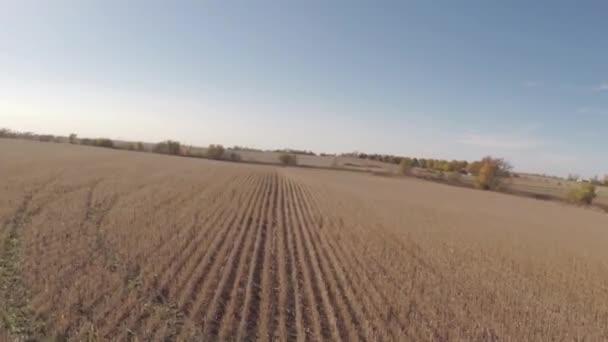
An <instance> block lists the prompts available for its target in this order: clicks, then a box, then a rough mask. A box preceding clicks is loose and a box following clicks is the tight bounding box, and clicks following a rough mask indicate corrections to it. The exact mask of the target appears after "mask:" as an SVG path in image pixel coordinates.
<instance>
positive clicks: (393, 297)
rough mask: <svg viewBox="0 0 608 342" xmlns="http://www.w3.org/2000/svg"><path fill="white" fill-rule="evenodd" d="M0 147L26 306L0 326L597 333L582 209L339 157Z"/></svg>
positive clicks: (592, 219)
mask: <svg viewBox="0 0 608 342" xmlns="http://www.w3.org/2000/svg"><path fill="white" fill-rule="evenodd" d="M0 151H2V153H1V154H0V159H1V164H0V170H1V171H2V176H3V179H2V182H3V184H2V192H3V196H1V198H0V215H1V216H0V217H1V218H2V222H3V225H2V230H0V239H1V240H2V244H1V246H13V244H9V243H8V242H7V241H8V240H7V239H9V238H10V239H12V240H11V241H13V240H16V241H17V242H18V244H16V246H18V248H16V247H15V248H14V249H11V250H10V251H9V250H8V248H9V247H2V248H3V251H2V252H3V253H2V254H0V255H9V254H10V255H18V256H19V258H20V261H19V263H15V262H12V261H10V260H3V263H4V265H9V263H11V262H12V264H11V265H10V266H11V267H10V269H14V270H17V271H18V274H19V279H20V280H19V281H20V284H22V285H21V286H22V287H23V291H15V289H11V287H8V290H7V289H6V288H5V287H3V290H1V291H0V295H1V296H2V297H1V298H2V299H4V300H6V301H5V302H4V303H15V302H19V303H22V302H26V303H28V304H27V305H26V306H20V307H10V308H9V307H8V306H10V305H8V306H7V305H5V307H3V308H0V312H1V313H2V314H4V315H5V317H8V316H7V315H8V314H9V313H10V314H12V315H15V316H18V317H23V320H21V321H18V322H12V323H11V322H9V323H10V324H9V323H7V322H6V319H5V320H4V321H3V322H2V323H0V329H1V330H0V331H2V330H3V331H2V333H0V337H2V336H13V337H14V336H23V335H25V334H29V337H40V336H50V337H55V338H62V339H68V340H87V339H89V340H133V341H146V340H239V341H249V340H262V341H270V340H280V341H294V340H295V341H319V340H345V341H346V340H348V341H357V340H362V341H391V340H394V341H407V340H443V341H449V340H481V341H488V340H513V341H522V340H563V339H566V340H603V339H608V288H607V287H606V284H608V264H607V262H606V260H607V257H608V252H607V249H606V248H605V246H607V245H608V230H607V229H606V228H608V219H607V216H606V215H603V214H600V213H596V212H593V211H589V210H584V209H580V208H571V207H566V206H563V205H560V204H555V203H545V202H539V201H534V200H529V199H524V198H516V197H510V196H505V195H500V194H495V193H485V192H480V191H474V190H468V189H460V188H451V187H447V186H444V185H439V184H432V183H425V182H420V181H417V180H411V179H405V180H402V179H388V178H382V177H373V176H369V175H362V174H351V173H346V172H332V171H318V170H304V169H295V168H273V167H266V166H253V165H246V164H234V163H222V162H213V161H201V160H189V159H185V158H176V157H167V156H156V155H148V154H140V153H131V152H120V151H118V152H117V151H106V150H100V149H95V148H88V147H79V146H66V145H51V144H37V143H31V142H7V141H1V143H0ZM16 220H18V221H19V224H18V225H15V224H13V223H14V222H16ZM5 242H7V243H5ZM11 248H12V247H11ZM9 252H10V253H9ZM13 259H14V258H13ZM13 259H11V260H13ZM3 269H4V268H3ZM17 271H16V272H17ZM5 273H7V272H4V273H0V284H5V283H8V282H9V281H10V279H7V276H6V274H5ZM12 287H14V286H12ZM8 299H10V301H8ZM11 305H13V304H11ZM31 326H36V327H37V328H36V329H31V328H30V329H26V328H28V327H31ZM36 334H37V336H36Z"/></svg>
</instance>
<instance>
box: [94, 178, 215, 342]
mask: <svg viewBox="0 0 608 342" xmlns="http://www.w3.org/2000/svg"><path fill="white" fill-rule="evenodd" d="M220 184H222V185H223V184H225V183H220ZM219 188H221V186H219ZM213 190H217V189H215V188H214V189H213ZM211 191H212V190H211V189H210V192H211ZM213 194H214V193H213V192H212V193H211V195H213ZM207 195H208V193H207V192H205V191H203V192H202V193H199V196H201V197H205V196H207ZM219 203H221V201H218V202H217V205H216V206H214V207H213V208H217V207H219V206H220V204H219ZM195 216H196V215H195ZM195 218H196V217H195ZM207 219H210V217H207ZM206 222H207V221H205V223H206ZM201 224H204V223H201V222H197V221H196V220H195V221H194V223H193V224H192V225H190V227H189V229H190V230H191V231H192V230H195V229H196V227H200V226H201ZM177 235H178V234H173V235H172V237H171V238H170V239H166V240H165V241H164V243H163V244H162V246H166V249H168V250H171V249H174V250H177V251H179V252H178V253H174V254H173V256H174V257H173V258H168V259H170V260H171V261H173V260H174V258H176V257H177V256H180V255H181V253H183V251H184V249H182V248H179V247H177V246H173V245H172V241H174V240H175V239H176V236H177ZM192 242H193V240H187V244H189V245H190V244H191V243H192ZM158 253H160V252H159V249H154V250H153V251H151V252H150V253H149V254H148V257H151V256H152V255H153V254H158ZM171 261H168V262H166V263H165V264H164V266H163V267H162V268H161V269H162V271H161V276H162V275H165V274H166V273H167V272H169V271H170V267H172V266H173V265H172V264H171ZM149 266H151V265H149ZM148 268H149V267H148ZM157 282H158V278H153V279H152V281H151V283H150V285H151V286H150V287H149V289H147V290H146V289H142V290H140V291H141V292H143V293H139V294H138V293H134V292H133V291H131V289H130V288H129V287H128V286H123V285H122V284H118V285H117V287H116V289H115V291H117V295H118V296H119V299H116V296H112V297H113V298H110V299H109V300H108V307H107V308H106V310H107V311H106V314H104V318H102V319H101V321H102V322H103V321H107V320H109V319H110V317H108V316H109V315H110V314H112V313H114V312H113V310H114V309H115V307H114V306H113V305H112V303H123V304H122V306H123V307H122V309H123V310H122V311H121V312H122V313H119V314H114V316H115V319H114V320H110V323H106V324H104V325H105V327H106V330H107V331H106V332H105V333H104V334H103V336H107V337H108V338H109V337H111V336H115V335H116V334H120V333H121V332H120V331H117V329H118V328H120V326H125V325H127V328H130V326H129V323H127V324H124V323H122V322H123V321H125V320H127V319H128V318H129V317H131V316H133V315H132V313H133V312H132V310H133V308H134V306H136V305H137V304H140V303H139V302H138V301H131V302H129V305H124V302H127V301H128V299H129V297H130V296H132V295H137V296H140V297H142V296H143V297H148V298H143V299H142V300H144V301H146V302H147V301H151V302H152V303H155V304H156V305H157V306H158V305H159V304H160V305H162V304H163V303H164V302H166V293H164V291H163V288H160V286H159V284H158V283H157ZM120 288H122V291H119V290H120ZM146 291H152V293H146ZM147 314H148V313H147V312H144V313H142V314H141V315H139V316H135V317H137V318H136V319H137V320H144V319H145V318H146V317H145V316H147ZM131 318H132V319H133V317H131ZM130 322H131V323H132V320H131V321H130ZM121 323H122V324H121ZM131 331H132V330H131ZM123 332H126V329H125V331H123ZM131 335H132V334H131Z"/></svg>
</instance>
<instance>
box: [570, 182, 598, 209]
mask: <svg viewBox="0 0 608 342" xmlns="http://www.w3.org/2000/svg"><path fill="white" fill-rule="evenodd" d="M595 197H597V192H596V188H595V185H593V184H591V183H588V182H585V183H581V184H579V185H578V187H576V188H573V189H571V190H570V192H569V193H568V199H569V200H570V201H572V202H574V203H579V204H591V203H592V202H593V200H594V199H595Z"/></svg>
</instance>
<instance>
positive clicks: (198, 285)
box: [176, 176, 265, 340]
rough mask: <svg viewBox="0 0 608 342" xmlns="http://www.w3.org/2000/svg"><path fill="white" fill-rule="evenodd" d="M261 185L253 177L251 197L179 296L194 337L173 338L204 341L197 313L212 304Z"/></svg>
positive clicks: (262, 178)
mask: <svg viewBox="0 0 608 342" xmlns="http://www.w3.org/2000/svg"><path fill="white" fill-rule="evenodd" d="M264 183H265V178H264V177H262V176H258V177H256V181H255V182H254V183H253V184H251V185H250V186H249V187H248V189H249V190H250V195H249V196H248V197H247V201H246V202H245V203H243V205H240V206H239V210H237V211H236V212H234V213H233V215H232V217H231V218H230V221H229V222H227V224H226V225H225V227H224V228H223V229H222V232H223V234H222V235H221V236H218V237H217V239H216V241H214V242H213V244H212V246H211V249H212V250H213V252H212V253H209V254H208V255H206V256H205V258H204V259H203V260H202V261H201V262H200V263H199V267H198V268H197V270H196V271H195V272H196V274H197V276H196V277H194V278H193V279H194V280H192V281H190V282H189V283H190V285H189V286H188V289H187V290H186V291H183V292H182V296H181V298H182V299H181V300H180V301H179V302H178V304H179V305H180V307H181V308H182V310H183V311H184V313H186V314H187V315H188V320H189V321H188V323H189V325H188V326H187V327H185V328H189V329H190V330H192V331H191V332H190V333H191V334H195V335H196V336H195V337H194V336H191V337H190V338H189V337H186V336H182V335H184V334H186V333H188V331H185V332H184V331H182V330H183V329H181V330H178V332H177V333H176V336H178V337H180V338H181V339H186V340H187V339H195V338H197V339H202V338H203V336H202V334H203V331H202V330H203V329H202V328H203V327H204V323H205V322H204V321H203V320H202V318H201V316H203V315H204V312H200V309H201V307H202V306H203V305H204V306H206V307H208V304H209V302H210V301H211V300H212V298H213V295H214V291H215V290H216V288H217V285H218V282H219V281H220V277H221V276H222V269H223V268H224V267H225V263H226V262H227V259H228V258H229V253H230V252H231V249H232V248H235V244H236V243H238V240H239V234H240V233H244V230H241V229H240V227H241V226H243V225H244V224H245V221H246V219H247V217H248V216H249V215H251V212H252V210H253V208H254V204H255V203H256V202H257V201H258V200H259V199H260V196H261V188H262V187H263V185H264ZM199 326H200V327H201V328H200V329H199V328H198V327H199Z"/></svg>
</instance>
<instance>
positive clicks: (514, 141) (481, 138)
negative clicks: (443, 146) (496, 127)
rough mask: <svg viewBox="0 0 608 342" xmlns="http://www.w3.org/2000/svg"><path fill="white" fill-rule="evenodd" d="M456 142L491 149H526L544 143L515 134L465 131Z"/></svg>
mask: <svg viewBox="0 0 608 342" xmlns="http://www.w3.org/2000/svg"><path fill="white" fill-rule="evenodd" d="M457 142H458V143H460V144H463V145H469V146H477V147H483V148H492V149H505V150H526V149H531V148H536V147H540V146H543V145H545V144H544V143H543V142H542V141H539V140H536V139H533V138H530V137H526V136H522V135H517V134H486V133H473V132H471V133H466V134H464V135H462V136H461V137H460V138H459V139H458V140H457Z"/></svg>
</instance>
